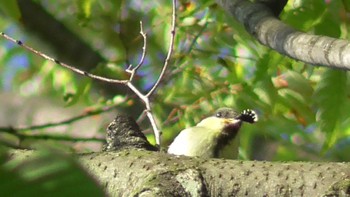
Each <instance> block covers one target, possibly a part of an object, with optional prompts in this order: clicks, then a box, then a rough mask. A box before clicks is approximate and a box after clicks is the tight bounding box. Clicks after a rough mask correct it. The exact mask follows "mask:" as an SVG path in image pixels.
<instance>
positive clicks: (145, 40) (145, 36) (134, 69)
mask: <svg viewBox="0 0 350 197" xmlns="http://www.w3.org/2000/svg"><path fill="white" fill-rule="evenodd" d="M140 34H141V36H142V37H143V47H142V55H141V59H140V61H139V63H138V65H137V66H135V68H132V64H130V65H129V67H128V68H127V69H126V72H128V73H130V78H129V81H132V80H133V79H134V76H135V74H136V72H137V70H138V69H139V68H140V67H141V66H142V64H143V62H144V60H145V57H146V51H147V50H146V49H147V35H146V33H144V32H143V26H142V21H140Z"/></svg>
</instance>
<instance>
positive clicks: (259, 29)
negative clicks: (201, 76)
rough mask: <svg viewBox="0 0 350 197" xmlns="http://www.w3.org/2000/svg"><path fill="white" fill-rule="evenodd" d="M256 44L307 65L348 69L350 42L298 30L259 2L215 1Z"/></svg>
mask: <svg viewBox="0 0 350 197" xmlns="http://www.w3.org/2000/svg"><path fill="white" fill-rule="evenodd" d="M217 2H218V3H219V4H220V5H221V6H222V7H223V8H225V9H226V10H227V11H228V12H229V13H230V14H231V15H232V16H234V17H235V18H236V19H237V20H238V21H239V22H240V23H242V24H243V25H244V27H245V28H246V30H247V31H248V32H249V33H250V34H252V35H253V36H254V37H255V38H256V39H257V40H258V41H259V42H261V43H262V44H263V45H266V46H268V47H270V48H272V49H274V50H276V51H278V52H279V53H281V54H284V55H287V56H289V57H292V58H294V59H296V60H301V61H303V62H306V63H310V64H314V65H320V66H327V67H330V68H341V69H346V70H350V42H349V41H348V40H342V39H336V38H331V37H327V36H318V35H312V34H308V33H304V32H300V31H297V30H295V29H293V28H292V27H290V26H288V25H286V24H284V23H283V22H281V21H280V20H279V19H278V18H276V16H274V15H273V13H272V12H271V10H270V9H269V8H268V7H266V6H265V5H263V4H261V3H252V2H250V1H248V0H217Z"/></svg>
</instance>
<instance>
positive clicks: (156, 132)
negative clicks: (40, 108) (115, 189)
mask: <svg viewBox="0 0 350 197" xmlns="http://www.w3.org/2000/svg"><path fill="white" fill-rule="evenodd" d="M175 23H176V0H173V7H172V24H171V32H170V43H169V48H168V54H167V57H166V59H165V61H164V64H163V67H162V71H161V73H160V75H159V78H158V79H157V81H156V82H155V83H154V85H153V86H152V88H151V90H150V91H149V92H148V93H146V94H143V93H142V92H141V91H139V89H137V88H136V87H135V86H134V84H133V83H132V81H133V79H134V76H135V74H136V72H137V70H138V69H139V68H140V67H141V66H142V64H143V63H144V59H145V56H146V47H147V39H146V38H147V37H146V34H145V33H144V31H143V26H142V22H140V34H141V35H142V37H143V42H144V43H143V47H142V56H141V59H140V61H139V63H138V65H137V66H135V67H134V68H133V66H132V65H129V67H128V68H127V69H126V72H128V73H130V77H129V79H128V80H117V79H109V78H105V77H101V76H97V75H94V74H91V73H88V72H86V71H82V70H79V69H77V68H75V67H73V66H70V65H68V64H65V63H63V62H60V61H58V60H56V59H54V58H51V57H49V56H48V55H46V54H43V53H41V52H39V51H37V50H35V49H33V48H31V47H29V46H27V45H25V44H24V43H23V42H22V41H19V40H15V39H13V38H11V37H9V36H7V35H6V34H5V33H2V32H1V33H0V35H1V36H2V37H4V38H5V39H7V40H9V41H11V42H14V43H17V44H18V45H20V46H21V47H23V48H25V49H27V50H29V51H30V52H32V53H34V54H36V55H38V56H40V57H43V58H44V59H46V60H49V61H52V62H55V63H56V64H58V65H60V66H62V67H64V68H67V69H69V70H71V71H73V72H75V73H78V74H81V75H84V76H87V77H90V78H92V79H95V80H100V81H104V82H108V83H118V84H124V85H126V86H127V87H129V88H130V90H132V91H133V92H134V93H135V94H136V95H137V96H138V97H139V99H141V100H142V102H143V103H144V104H145V108H146V109H145V111H144V113H146V115H147V117H148V119H149V120H150V123H151V125H152V128H153V132H154V135H155V139H156V144H157V145H158V146H160V144H161V139H160V138H161V132H160V130H159V129H158V127H157V124H156V121H155V118H154V115H153V113H152V108H151V103H150V99H149V98H150V97H151V96H152V94H153V93H154V91H155V90H156V89H157V87H158V86H159V84H160V82H161V81H162V79H163V77H164V74H165V72H166V70H167V68H168V66H169V61H170V57H171V55H172V52H173V48H174V40H175ZM78 119H80V118H78ZM73 121H75V119H74V118H73ZM70 122H72V120H68V121H62V122H60V123H49V124H46V125H39V126H32V127H27V128H2V129H3V131H4V130H5V131H8V132H10V131H11V132H14V133H15V132H16V130H18V129H20V130H27V129H38V128H45V127H48V126H54V125H57V124H68V123H70ZM6 129H7V130H6ZM0 130H1V128H0Z"/></svg>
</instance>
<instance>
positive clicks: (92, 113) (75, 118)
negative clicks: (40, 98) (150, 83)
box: [0, 105, 117, 133]
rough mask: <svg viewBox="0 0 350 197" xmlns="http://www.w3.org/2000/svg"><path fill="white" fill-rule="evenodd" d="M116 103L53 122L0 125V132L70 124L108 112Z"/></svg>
mask: <svg viewBox="0 0 350 197" xmlns="http://www.w3.org/2000/svg"><path fill="white" fill-rule="evenodd" d="M116 106H117V105H112V106H108V107H104V108H102V109H97V110H93V111H88V112H84V113H82V114H80V115H78V116H75V117H72V118H69V119H66V120H63V121H59V122H54V123H46V124H41V125H32V126H27V127H0V132H1V131H4V132H8V133H14V132H18V131H28V130H37V129H45V128H49V127H55V126H61V125H66V124H71V123H73V122H76V121H78V120H81V119H83V118H86V117H90V116H94V115H97V114H101V113H104V112H108V111H111V110H112V109H114V108H115V107H116Z"/></svg>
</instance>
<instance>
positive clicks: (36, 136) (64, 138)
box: [11, 133, 106, 142]
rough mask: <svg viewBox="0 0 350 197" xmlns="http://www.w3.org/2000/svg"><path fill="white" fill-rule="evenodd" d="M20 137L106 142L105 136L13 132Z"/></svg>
mask: <svg viewBox="0 0 350 197" xmlns="http://www.w3.org/2000/svg"><path fill="white" fill-rule="evenodd" d="M11 134H13V135H15V136H16V137H18V138H20V139H36V140H56V141H69V142H105V141H106V140H105V139H103V138H94V137H92V138H84V137H71V136H64V135H25V134H19V133H11Z"/></svg>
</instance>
